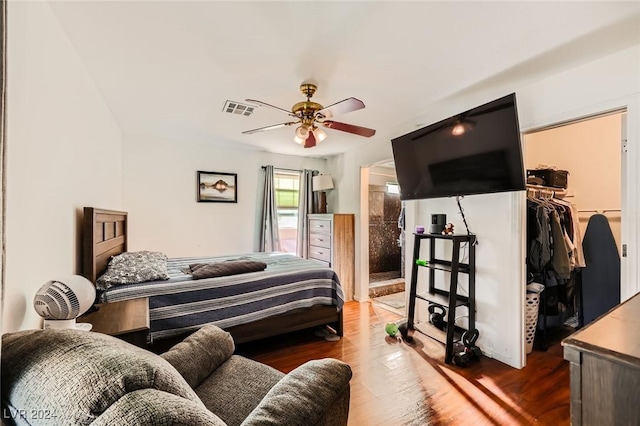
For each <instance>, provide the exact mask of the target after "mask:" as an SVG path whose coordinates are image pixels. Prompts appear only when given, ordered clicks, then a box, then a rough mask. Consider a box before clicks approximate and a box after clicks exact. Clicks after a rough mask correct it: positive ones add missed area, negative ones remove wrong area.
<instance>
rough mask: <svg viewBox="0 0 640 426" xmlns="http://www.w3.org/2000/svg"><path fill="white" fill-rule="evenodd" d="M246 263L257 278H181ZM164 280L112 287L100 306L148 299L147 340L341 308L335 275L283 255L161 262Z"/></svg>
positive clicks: (310, 263) (107, 291) (328, 270)
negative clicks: (199, 269) (255, 266)
mask: <svg viewBox="0 0 640 426" xmlns="http://www.w3.org/2000/svg"><path fill="white" fill-rule="evenodd" d="M241 257H249V258H251V259H254V260H259V261H262V262H265V263H266V264H267V268H266V269H265V270H264V271H260V272H250V273H245V274H238V275H231V276H226V277H216V278H205V279H200V280H194V279H193V278H192V277H191V275H188V274H185V273H183V272H182V269H183V268H186V267H188V265H189V264H191V263H209V262H221V261H225V260H233V259H238V258H241ZM167 268H168V271H169V277H170V279H169V280H167V281H149V282H145V283H139V284H126V285H120V286H114V287H111V288H109V289H108V290H106V291H104V292H102V293H101V294H100V296H99V300H100V301H101V302H103V303H108V302H117V301H121V300H127V299H136V298H140V297H148V298H149V317H150V325H151V338H152V339H162V338H166V337H170V336H174V335H177V334H181V333H184V332H187V331H189V330H193V329H197V328H199V327H200V326H201V325H203V324H207V323H213V324H215V325H217V326H219V327H222V328H228V327H233V326H236V325H240V324H245V323H249V322H253V321H257V320H260V319H264V318H267V317H270V316H273V315H279V314H283V313H286V312H289V311H291V310H294V309H298V308H308V307H311V306H314V305H335V306H336V309H340V308H341V307H342V305H343V304H344V293H343V291H342V287H341V286H340V282H339V279H338V276H337V275H336V273H335V272H334V271H333V270H332V269H329V268H327V267H325V266H323V265H321V264H320V263H318V262H315V261H313V260H307V259H301V258H299V257H296V256H293V255H290V254H286V253H251V254H245V255H235V256H219V257H183V258H174V259H169V260H168V262H167Z"/></svg>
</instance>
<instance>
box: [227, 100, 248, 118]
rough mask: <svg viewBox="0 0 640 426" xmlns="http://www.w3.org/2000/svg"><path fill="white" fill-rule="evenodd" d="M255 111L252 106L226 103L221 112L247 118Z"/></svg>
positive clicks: (231, 102) (232, 102)
mask: <svg viewBox="0 0 640 426" xmlns="http://www.w3.org/2000/svg"><path fill="white" fill-rule="evenodd" d="M254 109H256V107H255V106H253V105H247V104H241V103H240V102H234V101H227V102H225V104H224V109H223V110H222V111H224V112H228V113H229V114H238V115H245V116H249V115H251V114H253V110H254Z"/></svg>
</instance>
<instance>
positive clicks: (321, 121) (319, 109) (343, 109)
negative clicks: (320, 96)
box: [242, 83, 376, 148]
mask: <svg viewBox="0 0 640 426" xmlns="http://www.w3.org/2000/svg"><path fill="white" fill-rule="evenodd" d="M316 90H318V86H316V85H315V84H311V83H302V84H301V85H300V92H302V94H303V95H304V96H306V97H307V100H306V101H302V102H298V103H297V104H295V105H294V106H292V107H291V111H288V110H286V109H284V108H280V107H277V106H273V105H271V104H268V103H266V102H262V101H258V100H255V99H247V100H246V101H247V102H251V103H253V104H257V105H261V106H267V107H269V108H274V109H277V110H278V111H282V112H284V113H286V114H287V115H289V116H290V117H293V118H295V119H296V120H297V121H289V122H287V123H280V124H274V125H271V126H266V127H260V128H258V129H253V130H247V131H244V132H242V133H243V134H247V135H250V134H253V133H258V132H263V131H265V130H272V129H279V128H281V127H285V126H293V125H294V124H300V125H299V126H298V127H297V128H296V134H295V137H294V138H293V140H294V141H295V142H296V143H299V144H301V145H304V147H305V148H313V147H314V146H316V145H317V144H319V143H320V142H322V141H323V140H325V139H326V137H327V134H326V133H325V132H324V130H322V128H321V127H326V128H328V129H334V130H340V131H343V132H347V133H353V134H354V135H359V136H365V137H367V138H369V137H371V136H373V135H375V134H376V131H375V130H374V129H368V128H366V127H361V126H355V125H353V124H346V123H340V122H338V121H333V120H329V119H330V118H333V117H334V116H336V115H339V114H345V113H347V112H351V111H357V110H359V109H362V108H364V107H365V105H364V103H363V102H362V101H361V100H359V99H356V98H347V99H345V100H343V101H340V102H337V103H335V104H333V105H329V106H328V107H326V108H325V107H323V106H322V105H320V104H319V103H317V102H313V101H312V100H311V97H312V96H313V94H314V93H315V92H316Z"/></svg>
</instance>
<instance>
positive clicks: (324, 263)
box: [311, 259, 331, 268]
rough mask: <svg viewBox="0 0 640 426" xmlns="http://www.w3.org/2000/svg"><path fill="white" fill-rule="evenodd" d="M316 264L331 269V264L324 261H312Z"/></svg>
mask: <svg viewBox="0 0 640 426" xmlns="http://www.w3.org/2000/svg"><path fill="white" fill-rule="evenodd" d="M311 260H313V261H314V262H318V263H319V264H321V265H322V266H324V267H325V268H330V267H331V264H330V263H329V262H325V261H324V260H318V259H311Z"/></svg>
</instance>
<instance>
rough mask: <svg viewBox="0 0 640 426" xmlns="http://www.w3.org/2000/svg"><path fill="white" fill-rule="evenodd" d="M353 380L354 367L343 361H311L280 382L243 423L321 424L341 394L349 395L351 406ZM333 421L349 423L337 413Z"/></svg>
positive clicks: (342, 396)
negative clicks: (352, 370) (350, 396)
mask: <svg viewBox="0 0 640 426" xmlns="http://www.w3.org/2000/svg"><path fill="white" fill-rule="evenodd" d="M349 380H351V368H350V367H349V366H348V365H347V364H345V363H343V362H341V361H338V360H335V359H330V358H326V359H321V360H315V361H309V362H307V363H305V364H303V365H301V366H300V367H298V368H296V369H295V370H293V371H292V372H290V373H289V374H287V375H286V376H285V377H284V378H283V379H282V380H280V381H279V382H278V383H276V384H275V386H273V388H271V390H270V391H269V392H268V393H267V395H266V396H265V397H264V399H263V400H262V401H261V402H260V404H258V406H257V407H256V408H255V409H254V410H253V411H252V412H251V413H250V414H249V416H248V417H247V418H246V419H245V421H244V422H243V423H242V425H243V426H249V425H263V426H264V425H282V424H286V425H288V426H293V425H301V426H308V425H315V424H318V423H320V422H321V420H324V419H326V418H327V416H326V414H327V412H328V411H331V410H333V409H334V406H335V404H336V403H337V402H338V400H339V399H340V398H342V399H344V398H346V399H347V402H346V406H347V407H348V398H349V391H348V390H349ZM345 394H346V395H345ZM343 405H344V404H343ZM341 411H342V410H341ZM347 413H348V409H347ZM332 422H333V424H341V425H346V424H347V418H346V415H345V416H344V418H339V419H337V418H335V417H333V418H332Z"/></svg>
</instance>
